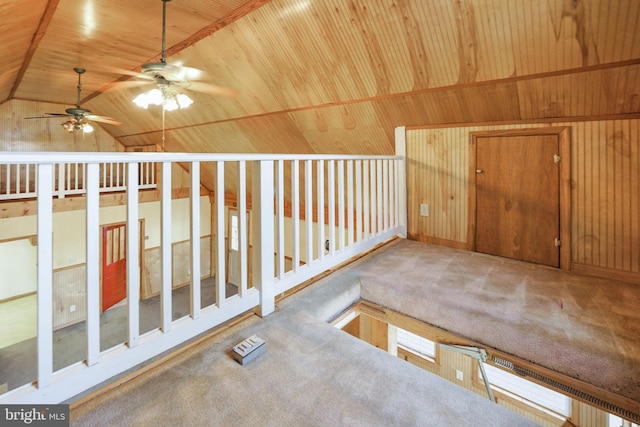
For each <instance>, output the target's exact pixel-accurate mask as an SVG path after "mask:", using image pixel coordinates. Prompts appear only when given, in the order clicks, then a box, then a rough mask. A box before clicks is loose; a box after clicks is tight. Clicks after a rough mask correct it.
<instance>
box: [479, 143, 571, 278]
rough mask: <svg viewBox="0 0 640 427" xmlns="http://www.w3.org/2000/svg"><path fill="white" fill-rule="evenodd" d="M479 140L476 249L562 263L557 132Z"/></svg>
mask: <svg viewBox="0 0 640 427" xmlns="http://www.w3.org/2000/svg"><path fill="white" fill-rule="evenodd" d="M475 141H476V147H475V148H476V159H475V160H476V162H475V167H476V170H475V171H472V173H473V172H475V177H476V233H475V248H476V251H478V252H483V253H487V254H493V255H499V256H504V257H507V258H514V259H519V260H523V261H530V262H534V263H538V264H544V265H549V266H554V267H559V266H560V250H559V247H558V245H559V237H560V169H559V165H558V160H559V157H557V156H558V154H559V138H558V135H513V136H485V137H478V138H476V140H475Z"/></svg>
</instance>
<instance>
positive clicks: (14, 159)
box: [0, 153, 406, 404]
mask: <svg viewBox="0 0 640 427" xmlns="http://www.w3.org/2000/svg"><path fill="white" fill-rule="evenodd" d="M0 158H1V159H2V160H1V161H0V163H2V164H3V165H8V164H23V165H24V164H30V165H32V166H30V168H33V169H34V170H35V171H36V172H37V173H36V174H35V176H37V180H36V190H35V192H36V194H37V201H38V203H37V234H38V236H37V242H38V248H37V253H38V263H37V273H38V274H37V277H38V290H37V295H38V298H37V300H38V302H37V310H38V323H37V329H38V330H37V348H38V352H37V378H35V382H33V383H32V384H27V385H24V386H21V387H19V388H16V389H14V390H11V391H9V392H7V393H5V394H3V395H0V404H8V403H34V404H35V403H57V402H61V401H64V400H66V399H69V398H71V397H73V396H75V395H76V394H78V393H81V392H83V391H85V390H87V389H89V388H91V387H93V386H95V385H97V384H99V383H101V382H103V381H105V380H107V379H109V378H111V377H113V376H114V375H117V374H119V373H122V372H124V371H126V370H127V369H130V368H132V367H134V366H136V365H138V364H140V363H142V362H144V361H145V360H148V359H149V358H151V357H154V356H156V355H158V354H160V353H162V352H164V351H166V350H169V349H171V348H172V347H174V346H176V345H179V344H181V343H183V342H185V341H187V340H189V339H191V338H193V337H195V336H196V335H198V334H200V333H202V332H205V331H207V330H209V329H211V328H213V327H215V326H217V325H220V324H221V323H223V322H225V321H227V320H229V319H231V318H233V317H235V316H237V315H239V314H241V313H243V312H247V311H249V310H252V309H254V310H256V311H257V312H258V313H259V314H260V315H262V316H265V315H268V314H269V313H271V312H273V311H274V309H275V296H276V295H277V294H280V293H281V292H284V291H286V290H287V289H290V288H292V287H294V286H296V285H298V284H300V283H302V282H304V281H306V280H307V279H309V278H311V277H313V276H314V275H316V274H318V273H320V272H322V271H325V270H328V269H331V268H333V267H335V266H337V265H339V264H341V263H342V262H344V261H347V260H349V259H350V258H352V257H354V256H356V255H358V254H360V253H362V252H365V251H367V250H369V249H371V248H373V247H374V246H375V245H377V244H379V243H381V242H384V241H385V240H387V239H389V238H392V237H394V236H396V235H398V234H400V235H406V212H405V207H404V203H405V200H406V197H405V187H406V186H405V164H404V158H403V157H401V156H341V155H245V154H182V153H175V154H171V153H135V154H132V153H127V154H126V155H125V154H123V153H2V154H1V157H0ZM178 162H179V163H180V164H181V165H182V166H183V167H188V170H189V171H190V173H191V198H190V234H191V236H192V238H191V259H190V272H191V274H190V277H191V283H190V289H191V295H190V300H191V310H190V313H189V315H187V316H185V317H182V318H180V319H177V320H172V309H171V307H172V277H171V273H172V270H171V268H172V259H171V257H172V252H171V242H172V240H171V236H172V230H171V227H172V222H171V216H172V209H171V203H172V200H171V197H172V192H171V189H172V185H171V179H172V176H171V171H172V164H173V163H178ZM60 163H66V164H68V165H72V166H70V167H71V168H72V169H73V170H74V172H73V173H76V172H75V170H78V171H79V170H82V176H83V183H84V188H85V191H86V230H85V234H86V236H85V238H86V283H87V284H89V286H87V289H86V307H87V317H86V331H87V332H86V349H87V351H86V355H87V356H86V359H85V360H83V361H81V362H78V363H75V364H73V365H71V366H68V367H66V368H63V369H60V370H57V371H54V369H53V362H52V361H53V356H54V355H53V345H52V341H53V325H52V317H53V316H52V298H53V295H52V272H53V265H52V258H53V256H52V254H53V253H54V251H55V250H56V248H55V247H54V242H53V238H52V235H53V233H52V232H53V198H54V187H53V186H52V185H51V179H52V177H53V176H54V174H55V172H56V168H57V166H56V165H58V164H60ZM105 163H106V164H118V165H124V167H123V168H122V169H118V170H119V171H120V172H117V171H116V172H112V173H111V174H110V176H113V175H114V174H115V176H116V177H118V176H120V177H122V176H124V177H126V180H125V182H124V183H123V184H124V187H123V188H126V203H127V206H126V224H127V230H126V234H127V241H126V245H127V248H126V251H127V296H128V298H127V303H126V304H127V311H128V316H127V325H126V326H125V328H126V330H127V338H126V342H124V343H122V344H120V345H117V346H115V347H112V348H110V349H108V350H106V351H101V349H100V285H99V283H100V280H101V279H100V235H99V230H100V198H99V192H100V188H101V186H102V185H101V184H102V183H104V176H103V175H101V174H103V173H104V168H103V167H101V165H102V164H105ZM151 163H157V164H159V165H160V167H159V175H160V176H159V178H160V182H161V183H162V184H161V191H160V197H161V199H160V206H159V210H160V211H161V212H160V218H161V221H160V236H161V239H160V240H161V254H162V255H161V266H160V267H159V268H160V269H161V292H160V305H161V316H160V317H161V319H160V327H159V328H156V329H154V330H152V331H150V332H147V333H144V334H140V332H139V330H140V325H139V315H140V304H139V296H140V294H139V292H140V263H139V259H140V256H139V255H140V254H139V244H138V242H139V239H140V237H141V236H139V226H138V219H139V213H140V212H139V202H138V191H139V189H140V188H142V185H141V184H140V182H141V181H140V171H141V165H144V164H151ZM203 168H206V170H207V177H208V178H209V179H212V180H213V182H214V184H213V186H214V188H213V189H211V190H213V191H212V192H213V194H214V195H220V196H222V195H224V194H225V187H228V186H229V185H226V186H225V179H226V177H227V176H229V175H231V176H236V177H237V180H234V184H233V186H234V187H235V190H236V191H235V192H236V194H237V195H238V198H237V211H238V215H239V239H238V243H239V248H240V250H239V256H240V283H238V293H237V294H236V295H233V296H230V295H226V290H225V289H226V283H225V276H226V274H225V268H226V264H225V256H226V251H227V248H226V246H225V239H224V236H225V224H226V219H225V218H226V217H225V215H226V213H225V204H224V197H214V198H213V199H214V200H213V201H212V202H211V217H212V218H213V223H212V230H211V235H212V236H217V238H216V239H215V240H213V239H212V243H211V244H212V246H213V247H212V248H211V251H212V252H211V253H215V254H216V255H215V257H214V258H213V259H212V261H211V271H214V272H215V282H216V302H215V304H213V305H211V306H207V307H201V303H200V301H201V299H200V292H201V283H200V280H199V278H200V277H201V260H200V253H201V251H200V249H201V248H200V244H201V239H200V236H201V230H200V223H201V222H200V212H201V206H200V203H201V202H200V201H201V199H200V187H201V179H200V177H201V170H202V169H203ZM78 173H79V172H78ZM118 174H120V175H118ZM203 176H204V175H203ZM247 178H250V179H251V183H252V185H251V188H250V189H249V188H247V182H248V179H247ZM116 181H118V180H117V179H116ZM226 189H227V190H229V188H226ZM248 190H250V194H251V199H250V203H251V223H252V226H251V227H250V228H251V233H252V234H251V236H249V231H250V230H249V229H248V227H247V218H246V212H247V203H248V200H247V196H246V194H247V193H248V192H249V191H248ZM147 209H148V208H147ZM249 241H251V252H249V243H248V242H249ZM274 251H275V253H276V257H275V260H274ZM249 253H251V259H249ZM287 254H289V255H290V257H288V256H287ZM285 258H291V259H292V263H291V265H290V266H289V267H288V268H289V269H288V270H287V268H285ZM249 270H251V272H252V274H251V277H252V280H251V283H249ZM194 278H195V279H194ZM2 382H3V381H2V378H0V383H2Z"/></svg>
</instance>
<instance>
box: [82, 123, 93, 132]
mask: <svg viewBox="0 0 640 427" xmlns="http://www.w3.org/2000/svg"><path fill="white" fill-rule="evenodd" d="M82 131H83V132H84V133H91V132H93V126H91V125H90V124H89V123H85V124H84V125H83V126H82Z"/></svg>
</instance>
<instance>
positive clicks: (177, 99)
mask: <svg viewBox="0 0 640 427" xmlns="http://www.w3.org/2000/svg"><path fill="white" fill-rule="evenodd" d="M170 1H171V0H162V56H161V58H160V62H151V63H148V64H144V65H143V66H142V72H143V74H145V75H146V76H149V77H151V78H152V79H153V80H154V81H155V82H156V85H157V88H155V89H151V90H150V91H148V92H145V93H141V94H140V95H138V96H137V97H136V98H135V99H133V102H134V104H136V105H137V106H138V107H141V108H144V109H145V110H146V109H147V108H149V105H162V110H163V111H174V110H177V109H179V108H180V109H181V108H187V107H188V106H189V105H191V104H193V100H192V99H191V98H189V96H187V95H185V94H184V93H182V92H180V91H179V90H178V89H177V86H180V87H185V88H186V87H187V86H188V83H187V84H186V85H185V83H186V82H182V81H181V80H182V79H181V78H177V79H176V77H178V76H177V74H176V73H178V74H179V67H176V66H175V65H170V64H167V61H166V56H167V54H166V51H165V46H166V32H167V3H168V2H170ZM169 75H171V76H172V77H173V78H172V77H168V76H169ZM178 82H179V83H178ZM163 117H164V116H163Z"/></svg>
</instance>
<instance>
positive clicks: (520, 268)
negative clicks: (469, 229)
mask: <svg viewBox="0 0 640 427" xmlns="http://www.w3.org/2000/svg"><path fill="white" fill-rule="evenodd" d="M344 270H345V271H341V272H339V274H349V275H352V276H354V277H358V278H359V280H360V283H361V286H362V298H363V299H364V300H369V301H372V302H375V303H376V304H378V305H381V306H384V307H387V308H389V309H392V310H394V311H398V312H400V313H403V314H406V315H409V316H411V317H414V318H417V319H419V320H422V321H424V322H426V323H429V324H431V325H434V326H437V327H439V328H441V329H445V330H447V331H451V332H454V333H456V334H458V335H460V336H463V337H465V338H468V339H470V340H473V341H476V342H479V343H482V344H484V345H486V346H488V347H492V348H495V349H498V350H500V351H503V352H506V353H509V354H512V355H515V356H518V357H519V358H521V359H524V360H529V361H532V362H534V363H536V364H538V365H541V366H544V367H547V368H550V369H552V370H554V371H557V372H561V373H563V374H566V375H568V376H570V377H573V378H577V379H580V380H582V381H585V382H587V383H590V384H592V385H595V386H597V387H600V388H603V389H605V390H608V391H611V392H613V393H615V394H619V395H621V396H624V397H627V398H630V399H632V400H634V401H636V402H640V309H639V308H638V307H640V286H639V285H634V284H630V283H625V282H620V281H617V280H611V279H603V278H594V277H587V276H581V275H576V274H572V273H569V272H565V271H562V270H559V269H556V268H551V267H545V266H540V265H535V264H530V263H524V262H520V261H515V260H510V259H506V258H500V257H494V256H490V255H485V254H480V253H477V252H469V251H461V250H455V249H448V248H443V247H441V246H434V245H428V244H424V243H418V242H415V241H410V240H398V241H396V242H394V243H392V244H390V245H388V246H387V247H385V248H383V249H382V250H380V251H377V252H376V253H374V254H372V255H371V256H370V257H367V258H365V259H364V260H363V262H360V263H357V264H354V265H353V266H350V267H347V268H346V269H344ZM639 405H640V404H639Z"/></svg>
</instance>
